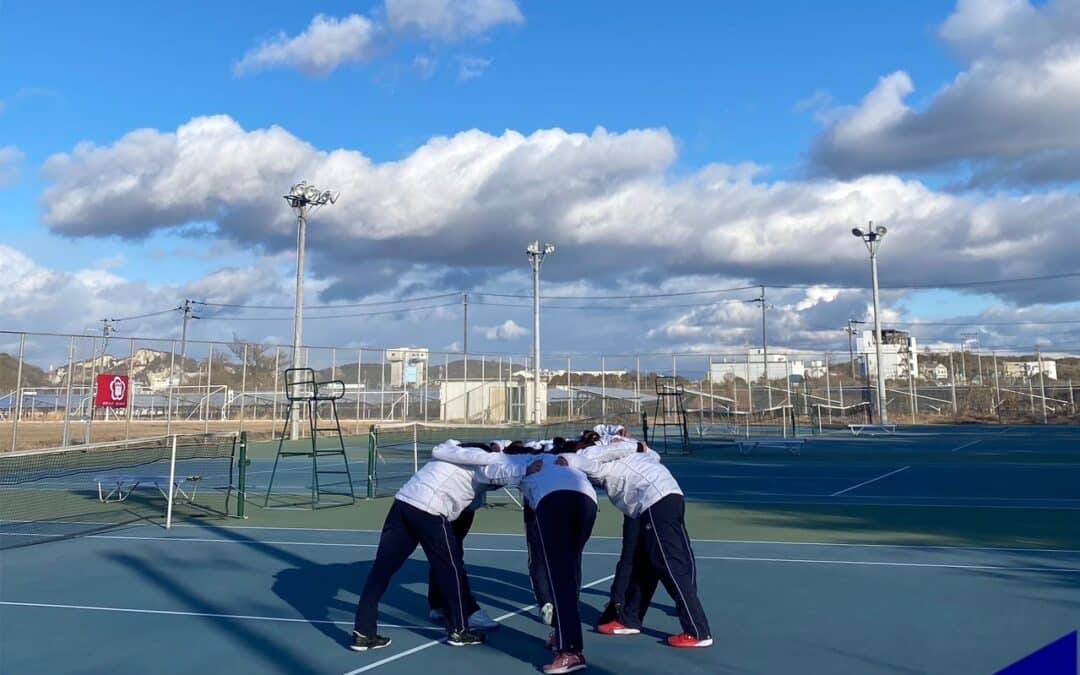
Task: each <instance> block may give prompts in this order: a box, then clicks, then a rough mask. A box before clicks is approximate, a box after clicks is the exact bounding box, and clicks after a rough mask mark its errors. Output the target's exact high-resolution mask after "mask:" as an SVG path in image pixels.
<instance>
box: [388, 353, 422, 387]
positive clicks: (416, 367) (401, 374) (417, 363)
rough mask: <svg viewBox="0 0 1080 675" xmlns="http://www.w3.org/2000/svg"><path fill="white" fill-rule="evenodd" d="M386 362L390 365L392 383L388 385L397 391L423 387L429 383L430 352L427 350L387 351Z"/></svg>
mask: <svg viewBox="0 0 1080 675" xmlns="http://www.w3.org/2000/svg"><path fill="white" fill-rule="evenodd" d="M386 362H387V363H389V364H390V382H388V383H387V384H388V385H389V386H391V387H393V388H395V389H402V388H404V387H406V386H410V387H422V386H424V384H425V383H426V382H427V364H428V350H427V349H425V348H413V347H399V348H398V349H387V350H386Z"/></svg>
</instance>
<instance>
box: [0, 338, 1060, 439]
mask: <svg viewBox="0 0 1080 675" xmlns="http://www.w3.org/2000/svg"><path fill="white" fill-rule="evenodd" d="M299 358H300V360H301V362H302V363H303V364H304V365H306V366H308V367H310V368H313V369H314V370H315V371H316V375H317V378H318V379H319V380H340V381H341V382H342V383H343V385H344V391H345V395H344V397H343V398H342V399H341V400H340V401H339V402H338V414H339V416H340V417H341V419H342V420H343V425H344V430H345V431H346V432H347V433H355V434H359V433H364V432H366V430H367V428H368V424H369V423H371V422H377V421H382V422H386V421H402V422H405V421H415V422H432V423H436V422H442V423H450V424H477V425H489V424H535V423H537V422H539V423H542V424H550V423H556V422H558V421H565V420H579V419H606V418H613V417H626V416H634V417H639V416H640V415H641V413H645V414H646V415H647V416H653V415H655V414H656V413H657V411H658V405H659V400H658V396H657V387H656V378H657V376H665V377H673V378H675V380H674V381H675V382H677V383H678V384H680V385H681V388H682V391H683V392H684V394H683V397H682V402H681V403H682V406H683V408H684V409H685V411H686V418H687V424H688V427H689V428H690V429H691V431H692V432H697V433H698V434H701V435H704V434H706V433H715V432H717V430H722V429H724V428H725V427H731V426H732V425H733V424H734V423H735V422H734V421H737V420H747V419H749V418H748V417H747V415H751V414H752V415H754V416H755V419H757V418H762V419H768V418H769V416H770V415H771V414H775V415H778V416H779V415H780V414H781V409H783V410H787V409H790V411H791V412H790V414H791V415H792V416H794V418H795V421H796V424H797V425H798V427H799V428H802V429H809V430H812V429H813V428H815V427H822V426H824V425H827V424H838V423H849V422H850V421H851V420H860V419H862V418H864V417H866V415H867V411H870V412H871V413H872V415H873V420H874V421H879V420H880V412H879V405H878V401H877V390H876V363H877V355H876V353H874V352H870V353H862V352H860V351H859V350H855V349H854V348H852V349H851V350H850V351H849V350H848V349H844V350H838V351H836V352H816V353H810V352H802V353H797V352H791V351H785V350H780V349H770V350H768V351H767V352H765V351H764V350H760V349H749V350H743V351H740V352H726V353H719V352H718V353H713V354H671V353H642V354H611V355H605V354H573V355H560V354H550V355H544V356H543V361H542V369H541V378H540V383H539V386H537V384H536V382H535V378H534V373H533V368H532V359H531V358H530V356H529V355H527V354H463V353H460V352H445V351H433V350H428V349H423V348H409V349H372V348H346V347H321V346H311V347H304V348H303V349H302V350H301V354H299ZM293 362H294V354H293V349H292V348H291V347H288V346H281V345H268V344H256V343H247V342H241V341H233V342H208V341H198V340H175V339H153V338H134V337H116V336H112V337H103V336H100V335H97V336H95V335H61V334H43V333H17V332H0V449H3V450H7V449H13V448H20V449H21V448H34V447H49V446H60V445H69V444H75V443H89V442H94V441H106V440H118V439H125V438H138V437H145V436H150V435H159V434H170V433H195V432H207V431H226V430H247V431H249V432H250V434H251V435H252V437H254V438H259V437H263V438H266V437H270V436H271V435H272V434H274V433H275V432H279V431H280V429H281V427H282V425H283V423H284V419H285V416H286V415H287V413H288V402H287V399H286V396H285V381H284V370H285V369H286V368H288V367H290V366H292V365H293ZM882 371H883V374H884V375H885V379H886V382H885V392H886V412H887V416H888V418H889V421H890V422H892V423H899V424H916V423H917V424H922V423H935V422H994V423H1054V422H1062V421H1070V420H1071V421H1076V420H1077V414H1076V395H1077V392H1076V391H1075V388H1074V386H1073V381H1074V380H1080V358H1076V357H1065V358H1063V357H1061V356H1059V355H1055V358H1048V357H1047V356H1045V355H1042V354H1039V353H1034V354H1027V355H1020V354H1005V353H998V352H994V351H988V350H984V351H959V350H953V351H948V350H944V351H925V350H924V351H920V352H918V353H914V354H912V353H909V352H905V351H904V350H903V349H897V348H893V349H891V350H890V351H888V352H886V353H884V354H883V356H882ZM102 376H107V377H105V378H102ZM116 378H120V379H121V380H124V383H125V385H126V391H125V392H123V393H124V396H122V397H121V398H122V399H123V401H122V402H123V405H112V404H111V403H110V402H108V401H106V405H105V406H103V405H101V400H100V399H101V394H102V388H101V387H99V386H98V385H99V384H102V386H104V387H109V386H112V387H116V386H120V385H117V384H116V383H115V382H113V380H115V379H116ZM125 378H126V379H125ZM99 380H101V381H99ZM103 383H104V384H103ZM105 393H106V394H109V393H111V392H108V391H106V392H105ZM95 399H97V400H95ZM770 411H771V412H770ZM785 414H786V413H785ZM537 416H539V420H537ZM784 419H785V420H786V419H787V418H786V417H784ZM733 420H734V421H733Z"/></svg>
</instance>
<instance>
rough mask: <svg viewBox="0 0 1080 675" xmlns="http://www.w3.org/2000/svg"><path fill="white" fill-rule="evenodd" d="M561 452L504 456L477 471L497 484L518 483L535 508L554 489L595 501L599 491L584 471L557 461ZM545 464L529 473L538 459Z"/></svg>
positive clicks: (522, 493) (534, 508)
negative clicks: (500, 459) (578, 493)
mask: <svg viewBox="0 0 1080 675" xmlns="http://www.w3.org/2000/svg"><path fill="white" fill-rule="evenodd" d="M558 457H561V455H552V454H550V453H545V454H542V455H505V456H504V457H503V461H501V462H498V463H494V464H489V465H487V466H484V467H479V468H478V469H477V473H478V474H479V475H480V476H481V480H484V481H487V482H489V483H493V484H495V485H516V486H518V487H519V488H520V489H521V496H522V497H524V498H525V501H526V502H527V503H528V504H529V506H531V507H532V508H533V510H536V508H537V507H538V506H539V505H540V502H541V501H542V500H543V499H544V497H546V496H548V495H549V494H551V493H552V492H559V491H561V490H569V491H572V492H580V493H581V494H583V495H585V496H586V497H588V498H589V499H591V500H593V501H594V502H595V501H596V490H594V489H593V486H592V484H591V483H589V479H588V478H587V477H586V476H585V474H584V473H582V472H581V471H579V470H577V469H574V468H572V467H570V466H560V465H558V464H556V463H555V460H556V458H558ZM537 460H539V461H541V462H543V463H544V465H543V467H542V468H541V469H540V470H539V471H536V472H534V473H529V474H527V473H526V469H528V467H529V465H530V464H532V463H533V462H535V461H537Z"/></svg>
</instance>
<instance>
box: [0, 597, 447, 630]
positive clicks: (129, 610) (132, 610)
mask: <svg viewBox="0 0 1080 675" xmlns="http://www.w3.org/2000/svg"><path fill="white" fill-rule="evenodd" d="M0 605H6V606H8V607H44V608H47V609H80V610H88V611H94V612H119V613H121V614H157V615H164V616H196V617H208V618H211V619H230V620H238V621H273V622H277V623H308V624H329V625H332V626H352V625H353V622H352V621H330V620H329V619H303V618H293V617H286V616H254V615H251V614H218V613H214V612H187V611H181V610H168V609H140V608H137V607H106V606H101V605H61V604H55V603H48V602H15V601H12V600H0ZM379 627H380V628H395V629H396V628H400V629H407V630H423V631H443V630H446V629H445V628H443V627H441V626H413V625H408V624H397V623H380V624H379Z"/></svg>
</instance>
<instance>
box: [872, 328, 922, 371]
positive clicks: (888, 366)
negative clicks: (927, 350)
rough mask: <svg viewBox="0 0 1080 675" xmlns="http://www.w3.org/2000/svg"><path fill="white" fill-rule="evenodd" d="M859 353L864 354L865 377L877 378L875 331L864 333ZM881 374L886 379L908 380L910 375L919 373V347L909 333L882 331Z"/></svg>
mask: <svg viewBox="0 0 1080 675" xmlns="http://www.w3.org/2000/svg"><path fill="white" fill-rule="evenodd" d="M859 351H860V352H861V353H862V354H863V360H862V371H863V376H864V377H877V368H878V367H877V350H876V349H875V340H874V331H871V330H867V331H863V334H862V337H860V338H859ZM881 372H882V374H883V375H884V376H885V379H901V378H904V379H906V378H907V377H908V375H909V374H913V373H918V372H919V354H918V346H917V344H916V342H915V338H913V337H911V335H910V334H909V333H908V332H907V331H903V330H883V331H881Z"/></svg>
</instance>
